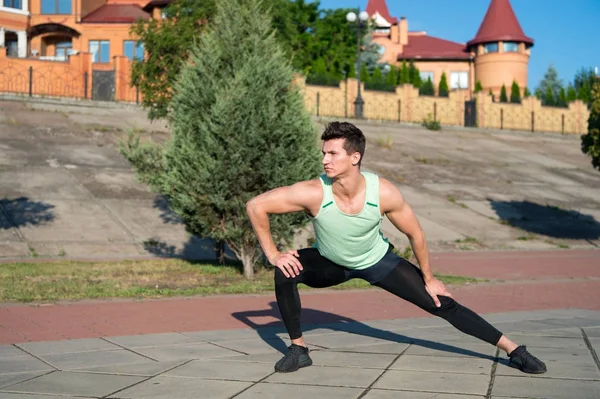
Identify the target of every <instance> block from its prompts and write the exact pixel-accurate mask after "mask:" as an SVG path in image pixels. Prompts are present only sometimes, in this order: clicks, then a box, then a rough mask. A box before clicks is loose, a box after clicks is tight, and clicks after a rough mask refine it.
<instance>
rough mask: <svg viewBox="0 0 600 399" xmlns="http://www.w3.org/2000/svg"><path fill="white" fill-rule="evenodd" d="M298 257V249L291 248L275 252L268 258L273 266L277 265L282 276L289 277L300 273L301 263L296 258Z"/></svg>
mask: <svg viewBox="0 0 600 399" xmlns="http://www.w3.org/2000/svg"><path fill="white" fill-rule="evenodd" d="M299 257H300V255H298V251H296V250H292V251H286V252H275V253H274V254H273V255H271V256H270V257H269V258H268V259H269V263H271V264H272V265H273V266H275V267H278V268H279V270H281V272H282V273H283V275H284V276H286V277H287V278H290V277H296V276H297V275H299V274H300V270H302V264H301V263H300V261H299V260H298V258H299Z"/></svg>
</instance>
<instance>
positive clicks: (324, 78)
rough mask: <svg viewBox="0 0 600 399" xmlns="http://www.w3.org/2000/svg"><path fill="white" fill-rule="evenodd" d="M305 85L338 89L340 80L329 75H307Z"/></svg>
mask: <svg viewBox="0 0 600 399" xmlns="http://www.w3.org/2000/svg"><path fill="white" fill-rule="evenodd" d="M306 84H309V85H321V86H334V87H339V85H340V80H339V79H338V78H336V77H334V76H331V75H329V74H319V75H316V74H309V75H308V76H307V77H306Z"/></svg>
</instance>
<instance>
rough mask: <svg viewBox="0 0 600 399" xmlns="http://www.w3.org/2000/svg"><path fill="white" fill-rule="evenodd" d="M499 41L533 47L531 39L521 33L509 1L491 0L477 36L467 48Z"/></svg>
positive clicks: (521, 30)
mask: <svg viewBox="0 0 600 399" xmlns="http://www.w3.org/2000/svg"><path fill="white" fill-rule="evenodd" d="M500 40H502V41H514V42H524V43H526V44H528V45H530V46H533V39H532V38H530V37H527V36H525V34H524V33H523V29H521V25H520V24H519V21H518V20H517V17H516V15H515V12H514V11H513V9H512V6H511V5H510V1H509V0H492V2H491V3H490V6H489V8H488V10H487V13H486V14H485V17H484V18H483V22H482V23H481V26H480V27H479V31H478V32H477V35H476V36H475V38H474V39H473V40H471V41H470V42H468V43H467V46H469V47H470V46H475V45H477V44H482V43H487V42H497V41H500Z"/></svg>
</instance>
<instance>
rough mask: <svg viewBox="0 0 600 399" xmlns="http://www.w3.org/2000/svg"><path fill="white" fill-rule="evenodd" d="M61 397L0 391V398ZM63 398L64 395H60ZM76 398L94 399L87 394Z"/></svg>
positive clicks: (55, 398) (57, 398) (54, 398)
mask: <svg viewBox="0 0 600 399" xmlns="http://www.w3.org/2000/svg"><path fill="white" fill-rule="evenodd" d="M60 398H61V397H57V396H54V395H28V394H22V393H6V392H0V399H60ZM62 398H64V396H63V397H62ZM77 398H78V399H94V398H91V397H87V396H78V397H77Z"/></svg>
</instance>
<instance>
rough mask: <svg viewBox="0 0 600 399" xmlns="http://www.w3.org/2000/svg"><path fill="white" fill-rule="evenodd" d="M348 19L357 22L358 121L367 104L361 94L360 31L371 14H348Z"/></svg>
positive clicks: (356, 109) (356, 111) (356, 106)
mask: <svg viewBox="0 0 600 399" xmlns="http://www.w3.org/2000/svg"><path fill="white" fill-rule="evenodd" d="M346 19H347V20H348V22H350V23H354V22H356V40H357V46H356V62H357V64H356V78H357V80H358V94H357V96H356V100H354V116H355V117H356V119H363V106H364V104H365V102H364V100H363V99H362V96H361V94H360V68H361V66H360V30H361V28H362V27H363V26H364V24H365V22H367V20H368V19H369V13H367V12H366V11H362V12H360V13H359V14H358V17H357V15H356V14H355V13H353V12H349V13H348V14H346Z"/></svg>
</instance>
